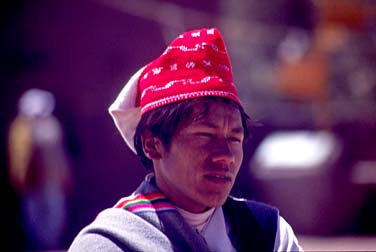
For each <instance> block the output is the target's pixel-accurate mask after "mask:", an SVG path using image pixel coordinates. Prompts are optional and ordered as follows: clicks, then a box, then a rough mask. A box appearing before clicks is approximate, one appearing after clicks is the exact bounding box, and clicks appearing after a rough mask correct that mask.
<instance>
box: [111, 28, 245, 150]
mask: <svg viewBox="0 0 376 252" xmlns="http://www.w3.org/2000/svg"><path fill="white" fill-rule="evenodd" d="M204 96H217V97H224V98H227V99H230V100H232V101H234V102H236V103H238V104H241V103H240V100H239V97H238V93H237V91H236V88H235V85H234V82H233V78H232V67H231V63H230V59H229V56H228V54H227V51H226V46H225V43H224V41H223V38H222V36H221V34H220V32H219V31H218V29H216V28H210V29H206V28H205V29H200V30H193V31H188V32H185V33H183V34H182V35H180V36H179V37H177V38H176V39H175V40H174V41H173V42H172V43H171V44H170V45H169V46H168V47H167V48H166V50H165V51H164V53H163V54H162V55H161V56H159V57H158V58H157V59H155V60H154V61H152V62H151V63H149V64H148V65H146V66H145V67H143V68H142V69H140V70H139V71H138V72H137V73H135V74H134V75H133V76H132V78H131V79H130V80H129V81H128V83H127V84H126V85H125V87H124V88H123V90H122V91H121V92H120V94H119V95H118V97H117V98H116V100H115V102H114V103H113V104H112V105H111V106H110V108H109V112H110V114H111V116H112V117H113V119H114V121H115V124H116V126H117V128H118V129H119V131H120V133H121V135H122V136H123V138H124V140H125V142H126V143H127V144H128V146H129V147H130V148H131V149H132V150H133V151H134V152H135V149H134V146H133V136H134V132H135V129H136V127H137V124H138V122H139V120H140V118H141V115H142V114H144V113H145V112H147V111H150V110H152V109H155V108H159V107H161V106H164V105H167V104H171V103H174V102H178V101H182V100H187V99H194V98H199V97H204Z"/></svg>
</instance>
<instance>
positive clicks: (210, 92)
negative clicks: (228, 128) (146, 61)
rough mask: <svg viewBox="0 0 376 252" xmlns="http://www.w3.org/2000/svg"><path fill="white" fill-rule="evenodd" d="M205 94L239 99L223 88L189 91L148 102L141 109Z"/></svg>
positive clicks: (145, 109) (149, 108) (148, 108)
mask: <svg viewBox="0 0 376 252" xmlns="http://www.w3.org/2000/svg"><path fill="white" fill-rule="evenodd" d="M204 96H219V97H233V98H235V99H237V97H236V95H234V94H233V93H231V92H226V91H221V90H203V91H194V92H189V93H184V94H177V95H172V96H169V97H165V98H162V99H159V100H157V101H154V102H151V103H148V104H146V105H145V106H144V107H143V108H142V109H141V114H142V113H144V112H145V111H148V110H151V109H154V108H156V107H160V106H164V105H167V104H170V103H173V102H177V101H181V100H185V99H191V98H198V97H204Z"/></svg>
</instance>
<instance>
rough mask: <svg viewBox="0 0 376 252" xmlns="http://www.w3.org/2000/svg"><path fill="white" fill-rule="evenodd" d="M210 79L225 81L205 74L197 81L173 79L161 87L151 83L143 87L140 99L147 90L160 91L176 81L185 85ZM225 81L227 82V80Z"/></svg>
mask: <svg viewBox="0 0 376 252" xmlns="http://www.w3.org/2000/svg"><path fill="white" fill-rule="evenodd" d="M212 79H217V80H218V81H219V82H225V81H224V80H223V79H222V78H219V77H218V76H206V77H204V78H202V79H201V80H199V81H192V79H181V80H173V81H169V82H168V83H167V84H166V85H164V86H162V87H157V86H156V85H152V86H150V87H147V88H145V89H144V90H143V91H142V93H141V99H142V98H143V97H144V96H145V94H146V92H149V91H151V92H158V91H162V90H165V89H168V88H170V87H172V86H173V85H175V84H178V83H180V84H182V85H186V84H191V85H195V84H202V83H208V82H209V81H210V80H212ZM227 83H229V82H227ZM230 85H232V86H235V84H234V83H233V82H230Z"/></svg>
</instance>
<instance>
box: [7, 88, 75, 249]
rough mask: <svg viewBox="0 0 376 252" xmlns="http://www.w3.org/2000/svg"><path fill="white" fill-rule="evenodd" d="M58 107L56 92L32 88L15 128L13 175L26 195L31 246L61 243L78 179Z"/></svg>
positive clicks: (49, 246)
mask: <svg viewBox="0 0 376 252" xmlns="http://www.w3.org/2000/svg"><path fill="white" fill-rule="evenodd" d="M54 108H55V98H54V96H53V94H51V93H50V92H47V91H44V90H40V89H30V90H28V91H26V92H25V93H24V94H23V95H22V96H21V98H20V100H19V104H18V114H17V116H16V118H15V119H14V120H13V122H12V124H11V126H10V129H9V145H8V152H9V178H10V182H11V185H12V186H13V187H14V188H15V190H16V191H17V192H18V193H19V196H20V198H21V208H22V209H21V214H22V216H21V218H22V224H23V228H24V233H25V237H26V249H27V250H41V249H57V248H59V246H61V241H62V234H63V233H64V231H65V227H66V223H67V221H66V217H67V196H68V194H69V192H70V191H71V190H72V184H73V183H72V177H71V171H70V164H69V159H68V157H67V154H66V151H65V149H64V147H65V145H64V141H63V140H64V138H63V131H62V126H61V125H60V123H59V121H58V120H57V118H56V117H55V116H54V115H53V110H54Z"/></svg>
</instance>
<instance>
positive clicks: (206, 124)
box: [194, 120, 244, 133]
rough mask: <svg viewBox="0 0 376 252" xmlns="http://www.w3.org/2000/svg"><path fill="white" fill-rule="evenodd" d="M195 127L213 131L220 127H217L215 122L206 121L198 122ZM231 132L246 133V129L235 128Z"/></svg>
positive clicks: (241, 127)
mask: <svg viewBox="0 0 376 252" xmlns="http://www.w3.org/2000/svg"><path fill="white" fill-rule="evenodd" d="M194 125H195V126H198V127H200V126H203V127H208V128H211V129H217V128H218V125H216V124H215V123H213V122H210V121H206V120H202V121H196V122H195V123H194ZM231 132H234V133H244V128H243V126H240V127H235V128H232V129H231Z"/></svg>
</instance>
